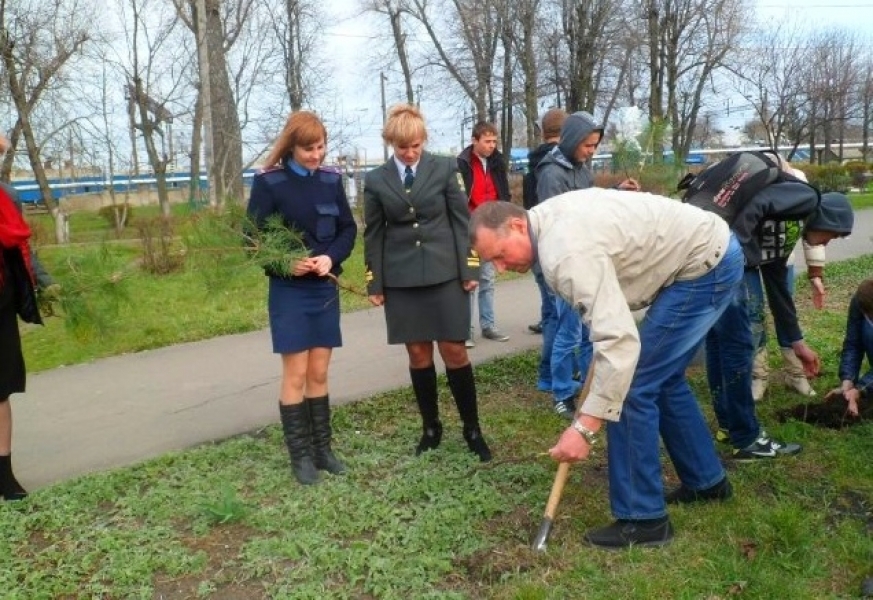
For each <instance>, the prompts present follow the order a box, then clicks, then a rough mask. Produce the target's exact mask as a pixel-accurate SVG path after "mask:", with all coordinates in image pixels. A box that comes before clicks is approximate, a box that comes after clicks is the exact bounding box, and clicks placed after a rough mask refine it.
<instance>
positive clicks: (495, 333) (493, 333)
mask: <svg viewBox="0 0 873 600" xmlns="http://www.w3.org/2000/svg"><path fill="white" fill-rule="evenodd" d="M482 337H483V338H485V339H486V340H491V341H492V342H508V341H509V336H508V335H506V334H505V333H503V332H502V331H500V330H499V329H497V328H496V327H485V328H484V329H483V330H482Z"/></svg>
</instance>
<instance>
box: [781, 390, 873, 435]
mask: <svg viewBox="0 0 873 600" xmlns="http://www.w3.org/2000/svg"><path fill="white" fill-rule="evenodd" d="M775 416H776V419H777V420H778V421H779V422H780V423H782V422H785V421H788V420H795V421H803V422H804V423H809V424H810V425H815V426H817V427H826V428H828V429H844V428H846V427H852V426H853V425H858V424H860V423H864V422H866V421H870V420H871V419H873V402H870V399H869V398H861V400H859V401H858V416H857V417H854V416H852V415H850V414H849V413H848V412H847V411H846V401H845V400H843V397H842V396H836V397H833V398H831V399H828V400H825V401H822V400H813V401H811V402H807V403H803V404H797V405H795V406H792V407H790V408H785V409H782V410H780V411H778V412H777V413H776V415H775Z"/></svg>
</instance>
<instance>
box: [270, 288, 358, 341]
mask: <svg viewBox="0 0 873 600" xmlns="http://www.w3.org/2000/svg"><path fill="white" fill-rule="evenodd" d="M267 308H268V311H269V314H270V334H271V335H272V338H273V352H275V353H276V354H293V353H295V352H303V351H304V350H309V349H310V348H338V347H339V346H342V345H343V339H342V335H341V333H340V302H339V290H338V288H337V286H336V284H334V283H333V282H332V281H330V280H329V279H300V280H288V279H279V278H277V277H270V292H269V299H268V301H267Z"/></svg>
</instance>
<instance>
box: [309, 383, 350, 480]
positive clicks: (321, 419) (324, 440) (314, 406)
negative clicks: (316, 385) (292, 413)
mask: <svg viewBox="0 0 873 600" xmlns="http://www.w3.org/2000/svg"><path fill="white" fill-rule="evenodd" d="M304 402H305V403H306V404H308V405H309V416H310V418H311V419H312V421H311V422H312V454H313V458H314V460H315V467H316V468H317V469H321V470H322V471H327V472H328V473H333V474H334V475H339V474H340V473H345V471H346V466H345V465H344V464H343V463H341V462H340V460H339V459H338V458H337V457H336V456H335V455H334V453H333V451H332V450H331V449H330V441H331V438H332V436H333V430H332V429H331V427H330V398H328V397H327V396H321V397H320V398H309V399H308V400H304Z"/></svg>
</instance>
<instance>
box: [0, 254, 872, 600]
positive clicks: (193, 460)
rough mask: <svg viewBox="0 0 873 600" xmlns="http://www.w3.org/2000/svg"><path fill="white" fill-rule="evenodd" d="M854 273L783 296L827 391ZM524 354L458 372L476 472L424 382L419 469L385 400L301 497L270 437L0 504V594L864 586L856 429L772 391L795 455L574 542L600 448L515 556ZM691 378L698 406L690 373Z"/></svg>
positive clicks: (867, 522) (838, 270) (595, 487)
mask: <svg viewBox="0 0 873 600" xmlns="http://www.w3.org/2000/svg"><path fill="white" fill-rule="evenodd" d="M870 273H873V256H868V257H865V258H862V259H858V260H853V261H847V262H845V263H838V264H834V265H829V266H828V282H829V287H830V290H831V295H830V298H829V300H828V307H827V309H826V310H824V311H813V310H812V309H811V307H810V306H809V303H808V302H807V298H808V297H809V289H808V286H807V284H806V283H805V282H801V283H800V289H799V290H798V299H799V304H800V308H801V317H802V320H803V323H804V327H805V329H806V330H807V331H808V333H809V335H808V338H809V340H810V342H811V343H812V345H813V346H814V347H816V348H817V349H818V350H819V352H820V353H821V355H822V359H823V363H824V374H823V376H822V378H821V379H820V380H818V381H816V382H815V387H816V388H817V389H818V390H820V392H822V391H824V390H826V389H828V388H829V387H831V386H833V385H835V384H836V366H837V359H838V352H839V346H840V340H841V337H842V329H843V326H844V318H845V307H846V305H847V301H848V297H849V295H850V294H851V292H852V290H853V289H854V287H855V286H856V285H857V283H858V282H859V281H860V280H861V279H863V278H865V277H869V276H870ZM259 304H260V305H261V306H262V299H261V301H260V302H259ZM536 361H537V357H536V354H535V353H527V354H523V355H519V356H515V357H511V358H506V359H503V360H500V361H497V362H495V363H492V364H489V365H484V366H482V367H478V368H477V378H478V381H479V386H480V387H479V390H480V402H481V414H482V421H483V428H484V431H485V433H486V436H487V437H488V439H489V440H490V442H491V445H492V448H493V449H494V451H495V460H494V461H493V462H492V463H489V464H486V465H482V464H480V463H478V462H475V461H474V460H473V458H472V456H471V455H470V454H469V453H468V452H466V450H465V448H464V445H463V441H462V440H461V436H460V424H459V422H458V420H457V417H456V413H455V410H454V408H453V406H452V402H451V399H450V397H449V396H448V393H447V392H446V391H445V385H444V384H445V382H444V381H443V382H442V385H441V389H442V390H443V391H442V396H441V404H442V413H443V415H444V422H445V424H446V436H445V441H444V443H443V445H442V447H441V448H440V449H439V450H437V451H434V452H432V453H429V454H427V455H425V456H423V457H421V458H418V459H416V458H414V457H413V456H412V448H413V445H414V442H415V440H416V439H417V436H418V432H419V424H418V417H417V411H416V408H415V403H414V401H413V400H412V396H411V392H410V391H409V390H398V391H396V392H393V393H389V394H384V395H381V396H378V397H374V398H371V399H368V400H365V401H362V402H359V403H355V404H353V405H349V406H344V407H340V408H338V409H336V411H335V432H336V436H335V437H336V442H335V449H336V451H337V453H338V454H339V455H341V456H342V457H343V458H344V459H345V460H346V462H347V463H348V466H349V473H348V474H347V475H345V476H341V477H326V478H325V481H323V482H322V483H321V484H319V485H316V486H312V487H306V488H304V487H301V486H298V485H296V484H295V483H294V482H293V480H292V478H291V475H290V472H289V467H288V464H287V456H286V454H285V450H284V448H283V444H282V439H281V433H280V431H279V429H278V427H275V426H274V427H268V428H266V429H263V430H259V431H255V432H251V433H249V434H246V435H242V436H238V437H236V438H233V439H231V440H227V441H224V442H221V443H216V444H209V445H205V446H202V447H198V448H195V449H191V450H188V451H185V452H178V453H173V454H168V455H166V456H164V457H162V458H160V459H156V460H152V461H149V462H146V463H143V464H141V465H138V466H135V467H131V468H126V469H119V470H116V471H113V472H108V473H99V474H94V475H89V476H85V477H81V478H79V479H76V480H73V481H69V482H66V483H62V484H59V485H55V486H52V487H50V488H47V489H43V490H39V491H37V492H35V493H34V494H32V495H31V498H30V499H29V500H27V501H25V502H23V503H19V504H16V505H9V504H7V505H4V506H0V528H2V530H3V532H4V535H3V536H2V539H0V590H3V591H2V592H0V595H2V596H3V597H4V598H16V599H17V598H21V599H28V600H29V599H32V598H86V597H88V598H107V599H108V598H215V599H220V598H233V599H241V600H245V599H249V598H251V599H254V598H293V599H307V598H313V599H315V598H318V599H323V598H350V599H351V598H354V599H376V598H378V599H380V600H381V599H392V598H404V599H409V598H415V599H419V598H434V599H436V598H440V599H442V598H446V599H450V598H457V599H460V598H477V599H478V598H493V599H515V600H540V599H556V600H557V599H565V598H588V599H601V598H602V599H610V600H613V599H615V598H622V599H624V598H631V599H635V598H639V599H650V598H689V599H690V598H708V599H718V598H735V597H739V598H761V599H769V598H797V599H820V598H845V597H851V596H856V595H857V592H858V590H859V587H860V584H861V581H862V579H863V578H864V577H866V576H868V575H870V574H873V565H871V558H873V543H871V538H870V529H871V527H873V518H871V506H873V466H871V465H873V463H871V461H870V459H869V457H870V455H871V453H873V428H871V425H870V422H869V421H868V420H867V419H864V420H862V421H861V422H860V423H852V424H851V426H849V423H846V426H844V427H843V428H842V429H829V428H822V427H819V426H816V425H815V424H812V423H806V422H803V421H799V420H796V419H785V418H784V416H783V414H784V413H785V411H790V410H792V409H794V408H796V407H797V406H798V405H800V406H806V407H808V408H809V409H811V410H812V411H813V412H814V411H815V409H817V408H818V407H819V406H820V404H819V401H817V400H816V401H813V402H811V403H809V404H808V405H804V404H803V402H804V400H803V399H802V398H799V397H798V396H796V395H793V394H791V393H788V392H787V391H786V390H784V389H782V388H780V387H778V386H773V387H772V388H771V390H770V391H769V393H768V395H767V397H766V399H765V401H763V402H762V403H761V404H760V405H759V416H760V417H761V419H762V421H763V422H764V423H765V424H766V426H767V428H768V431H770V432H771V433H772V434H773V435H774V436H778V437H783V438H785V439H790V440H792V441H798V442H801V443H803V444H804V446H805V451H804V452H803V453H802V454H801V455H800V456H798V457H795V458H790V459H784V460H780V461H779V462H778V463H767V464H751V465H734V464H732V463H731V462H730V461H726V465H727V467H728V469H729V473H730V477H731V479H732V481H733V483H734V486H735V491H736V496H735V498H734V499H733V500H731V501H729V502H726V503H723V504H719V505H707V506H693V507H679V508H675V509H672V510H671V518H672V519H673V523H674V525H675V527H676V530H677V537H676V540H675V541H674V543H673V544H672V545H670V546H668V547H665V548H662V549H658V550H643V549H633V550H631V551H628V552H619V553H610V552H603V551H598V550H594V549H591V548H588V547H585V546H583V545H581V543H580V540H581V534H582V533H583V532H584V531H585V530H586V529H587V528H589V527H592V526H598V525H600V524H603V523H605V522H606V521H608V520H609V519H610V516H609V510H608V503H607V489H606V460H605V455H604V450H603V449H602V448H601V449H599V450H598V451H597V452H595V453H594V455H593V457H592V459H591V460H590V461H588V462H586V463H584V464H581V465H577V466H574V468H573V469H572V471H571V480H570V482H569V483H568V486H567V489H566V492H565V496H564V498H563V500H562V503H561V506H560V509H559V518H558V519H557V522H556V524H555V528H554V532H553V537H552V540H551V542H550V547H549V550H548V552H546V553H544V554H536V553H534V552H532V551H531V550H530V549H529V543H530V539H531V537H532V535H533V534H534V533H535V530H536V528H537V526H538V524H539V522H540V518H541V515H542V510H543V507H544V505H545V501H546V496H547V495H548V490H549V487H550V484H551V480H552V477H553V475H554V471H555V465H554V464H553V463H552V462H551V461H550V460H549V459H548V458H546V457H543V456H542V453H543V452H545V451H546V450H547V449H548V447H549V446H550V445H551V444H552V443H554V441H555V440H556V439H557V436H558V434H559V432H560V431H561V429H562V428H563V427H564V425H565V423H564V422H562V421H560V420H559V418H558V417H557V416H555V415H554V414H553V413H552V411H551V410H550V405H549V400H548V398H547V396H546V395H544V394H541V393H538V392H536V391H535V390H534V389H533V385H532V382H533V381H534V377H535V376H534V373H535V368H536ZM773 363H774V364H773V366H774V367H777V366H778V364H777V362H776V360H775V358H774V361H773ZM691 375H692V381H693V385H694V387H695V389H696V390H697V391H698V393H699V396H700V398H701V399H706V397H707V395H706V393H705V391H704V383H703V374H702V372H701V371H700V370H699V369H692V371H691ZM703 408H704V410H705V412H706V413H707V415H708V416H710V418H711V413H710V411H709V407H708V405H707V403H706V402H704V403H703ZM664 465H665V479H666V481H667V485H668V486H672V485H675V484H676V483H677V482H676V478H675V474H674V473H673V471H672V469H671V468H670V466H669V464H668V462H667V461H666V459H665V461H664Z"/></svg>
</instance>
